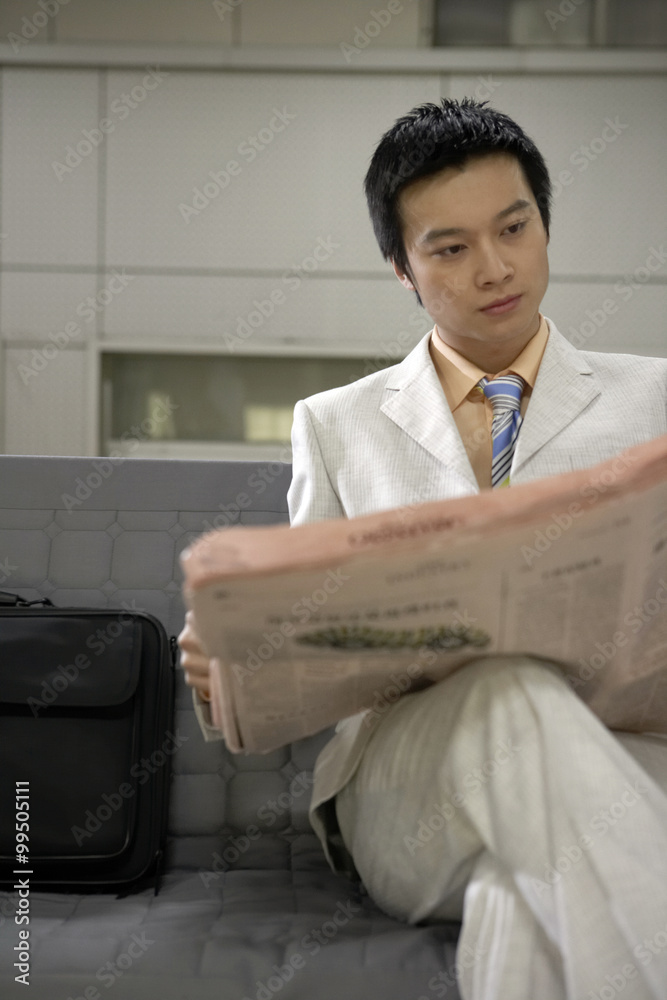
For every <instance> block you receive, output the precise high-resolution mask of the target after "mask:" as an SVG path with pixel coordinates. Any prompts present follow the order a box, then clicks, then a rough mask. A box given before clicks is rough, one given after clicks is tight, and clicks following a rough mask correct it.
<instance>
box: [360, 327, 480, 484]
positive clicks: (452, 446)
mask: <svg viewBox="0 0 667 1000" xmlns="http://www.w3.org/2000/svg"><path fill="white" fill-rule="evenodd" d="M430 336H431V334H430V332H429V333H428V334H427V335H426V336H425V337H424V338H423V339H422V340H421V341H420V342H419V343H418V344H417V346H416V347H415V348H414V349H413V350H412V351H411V352H410V354H408V356H407V357H406V358H405V360H404V361H402V362H401V363H400V364H399V365H396V367H395V368H392V369H391V370H390V372H389V377H388V379H387V384H386V387H385V388H386V398H385V401H384V403H383V404H382V406H381V407H380V409H381V410H382V412H383V413H384V414H385V415H386V416H387V417H389V419H390V420H393V422H394V423H395V424H396V425H397V426H398V427H400V428H401V430H402V431H404V432H405V433H406V434H408V435H409V436H410V437H411V438H412V440H413V441H416V442H417V444H419V445H421V446H422V448H425V449H426V451H428V452H430V453H431V455H433V456H434V457H435V458H437V459H438V461H440V462H442V463H443V465H445V466H447V467H448V469H449V470H450V472H451V473H452V474H454V475H456V476H459V477H461V478H462V479H464V480H465V481H466V484H467V485H468V486H472V487H473V488H474V490H475V491H477V490H478V486H477V480H476V479H475V473H474V472H473V470H472V466H471V465H470V460H469V458H468V455H467V453H466V450H465V447H464V445H463V441H462V440H461V435H460V434H459V432H458V429H457V427H456V424H455V423H454V418H453V417H452V413H451V410H450V409H449V406H448V405H447V398H446V396H445V394H444V392H443V390H442V386H441V385H440V380H439V379H438V375H437V373H436V370H435V367H434V365H433V362H432V361H431V356H430V354H429V349H428V345H429V339H430Z"/></svg>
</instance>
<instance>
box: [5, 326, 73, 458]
mask: <svg viewBox="0 0 667 1000" xmlns="http://www.w3.org/2000/svg"><path fill="white" fill-rule="evenodd" d="M52 347H53V345H51V348H52ZM51 348H49V349H48V350H47V349H46V348H42V349H41V351H42V352H46V353H47V354H48V355H49V357H48V358H45V357H44V353H41V352H40V354H39V357H41V359H42V361H41V362H40V361H38V360H37V356H36V354H35V353H34V352H35V350H38V349H35V348H33V349H31V350H28V349H20V348H13V347H8V346H7V347H6V350H5V448H4V450H5V452H6V453H7V454H9V455H86V454H88V447H87V445H88V441H87V436H86V402H87V392H88V378H87V371H86V352H85V351H79V350H64V351H58V350H55V349H51ZM54 351H55V353H54ZM51 355H53V356H51ZM42 363H43V366H42ZM29 368H30V369H38V368H39V369H40V370H39V371H37V372H36V374H34V375H29V374H28V373H27V369H29Z"/></svg>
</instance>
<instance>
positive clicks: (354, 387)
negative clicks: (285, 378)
mask: <svg viewBox="0 0 667 1000" xmlns="http://www.w3.org/2000/svg"><path fill="white" fill-rule="evenodd" d="M397 367H398V365H391V366H390V367H388V368H383V369H381V370H380V371H377V372H372V373H371V374H370V375H364V376H363V378H360V379H357V380H356V381H354V382H349V383H348V384H347V385H341V386H337V387H336V388H335V389H325V390H324V392H317V393H315V394H314V395H313V396H308V397H307V398H306V399H304V400H303V402H304V403H305V404H306V406H307V407H308V409H309V410H311V411H312V412H313V413H315V414H320V413H330V412H331V411H332V410H338V409H341V408H344V407H347V406H350V405H351V404H352V402H353V401H354V402H359V400H360V398H361V397H366V398H367V399H370V398H372V397H373V396H377V397H378V399H379V397H380V396H381V395H382V394H383V393H384V390H385V386H386V384H387V379H388V378H389V373H390V372H393V371H394V370H395V369H396V368H397Z"/></svg>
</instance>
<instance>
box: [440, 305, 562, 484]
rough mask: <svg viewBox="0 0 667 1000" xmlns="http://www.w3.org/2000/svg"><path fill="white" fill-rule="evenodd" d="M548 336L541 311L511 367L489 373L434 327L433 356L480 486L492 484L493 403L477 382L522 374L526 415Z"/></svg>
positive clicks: (522, 399) (522, 406) (523, 404)
mask: <svg viewBox="0 0 667 1000" xmlns="http://www.w3.org/2000/svg"><path fill="white" fill-rule="evenodd" d="M548 337H549V327H548V325H547V321H546V320H545V318H544V316H542V315H541V314H540V325H539V327H538V329H537V333H536V334H535V335H534V336H533V337H531V339H530V340H529V341H528V343H527V344H526V346H525V347H524V349H523V350H522V351H521V353H520V354H519V356H518V357H517V358H515V360H514V361H513V362H512V364H511V365H510V366H509V368H504V369H503V370H502V371H501V372H492V373H489V372H484V371H482V369H481V368H478V367H477V365H475V364H473V362H472V361H468V359H467V358H464V357H463V355H462V354H459V352H458V351H456V350H454V348H453V347H450V346H449V345H448V344H445V342H444V341H443V340H441V338H440V336H439V335H438V334H437V333H436V330H435V327H434V328H433V332H432V333H431V340H430V342H429V350H430V354H431V359H432V361H433V365H434V367H435V370H436V372H437V373H438V378H439V379H440V384H441V385H442V388H443V390H444V393H445V396H446V398H447V403H448V404H449V408H450V410H451V411H452V416H453V417H454V422H455V424H456V426H457V428H458V432H459V434H460V435H461V439H462V441H463V444H464V447H465V450H466V452H467V454H468V458H469V459H470V464H471V465H472V469H473V472H474V473H475V478H476V479H477V484H478V486H479V488H480V489H486V488H490V487H491V456H492V450H493V448H492V442H491V425H492V422H493V407H492V405H491V401H490V400H489V399H487V398H486V396H485V395H484V393H483V392H482V390H481V389H480V387H479V385H478V382H479V380H480V379H481V378H483V377H486V378H488V379H493V378H495V376H496V375H507V374H509V372H512V373H514V374H515V375H520V376H521V378H522V379H523V380H524V382H525V383H526V387H525V389H524V392H523V396H522V397H521V416H523V415H524V413H525V412H526V408H527V406H528V403H529V402H530V396H531V393H532V390H533V386H534V385H535V379H536V378H537V372H538V370H539V367H540V362H541V361H542V355H543V353H544V348H545V347H546V344H547V339H548Z"/></svg>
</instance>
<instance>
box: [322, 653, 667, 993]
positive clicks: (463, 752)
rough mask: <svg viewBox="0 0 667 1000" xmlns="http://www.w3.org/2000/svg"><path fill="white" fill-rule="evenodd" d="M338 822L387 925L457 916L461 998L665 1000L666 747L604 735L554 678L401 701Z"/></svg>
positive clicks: (490, 668) (507, 664)
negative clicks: (394, 921)
mask: <svg viewBox="0 0 667 1000" xmlns="http://www.w3.org/2000/svg"><path fill="white" fill-rule="evenodd" d="M336 813H337V817H338V822H339V824H340V828H341V833H342V835H343V840H344V841H345V844H346V846H347V848H348V850H349V851H350V853H351V854H352V856H353V858H354V861H355V865H356V867H357V870H358V871H359V874H360V876H361V878H362V879H363V881H364V883H365V885H366V888H367V889H368V892H369V893H370V895H371V897H372V898H373V899H374V900H375V901H376V902H377V904H378V905H379V906H380V907H381V908H382V909H383V910H385V911H386V912H387V913H389V914H391V915H392V916H395V917H398V918H399V919H403V920H407V921H409V922H411V923H416V922H427V921H434V920H442V919H462V921H463V927H462V931H461V936H460V939H459V944H458V949H457V962H456V966H455V968H454V970H453V974H454V975H455V976H456V978H457V980H458V984H459V990H460V992H461V995H462V996H463V997H464V1000H566V998H567V1000H614V998H615V997H616V996H619V997H620V998H621V1000H658V998H660V1000H667V740H664V739H663V738H661V737H657V736H656V737H654V736H648V735H641V736H639V735H632V734H623V733H612V732H610V731H609V730H608V729H606V728H605V727H604V726H603V725H602V723H601V722H600V721H599V720H598V719H597V718H596V717H595V716H594V715H593V714H592V712H591V711H590V710H589V709H588V708H587V707H586V706H585V705H584V703H583V702H582V701H581V700H580V699H579V698H578V697H577V696H576V695H575V694H574V693H573V692H572V690H571V689H570V687H569V685H568V684H567V682H566V681H565V680H564V678H563V677H562V675H561V674H560V672H559V671H558V669H557V668H556V667H553V666H551V665H549V664H545V663H542V662H537V661H535V660H533V659H531V658H529V657H522V658H519V657H514V658H508V657H489V658H486V659H481V660H479V661H476V662H475V663H473V664H469V665H468V666H467V667H465V668H464V669H463V670H461V671H458V672H457V673H455V674H454V675H452V676H451V677H449V678H448V679H447V680H445V681H443V682H441V683H440V684H437V685H435V686H434V687H431V688H428V689H427V690H424V691H420V692H418V693H416V694H412V695H408V696H406V697H404V698H403V699H401V700H400V701H399V702H397V703H396V704H395V705H393V706H392V708H391V709H390V710H389V711H388V712H387V715H386V717H385V718H384V719H383V721H382V722H381V723H379V725H378V728H377V730H376V731H375V732H374V734H373V735H372V737H371V739H370V741H369V743H368V745H367V747H366V750H365V752H364V756H363V758H362V760H361V763H360V765H359V767H358V770H357V771H356V773H355V774H354V776H353V778H352V779H351V780H350V782H349V783H348V784H347V785H346V786H345V787H344V788H343V789H342V790H341V791H340V792H339V793H338V795H337V797H336ZM449 971H450V972H451V970H449ZM445 976H446V972H445V970H443V977H442V983H443V984H444V983H445V982H446V978H445ZM451 981H452V980H451V979H450V983H451ZM432 988H433V989H436V986H432ZM424 994H425V995H427V996H429V997H430V996H436V995H439V996H443V995H445V994H443V992H442V989H440V990H439V991H437V989H436V993H429V990H428V989H426V988H425V989H424Z"/></svg>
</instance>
